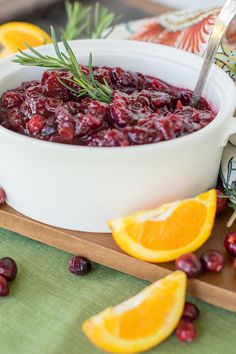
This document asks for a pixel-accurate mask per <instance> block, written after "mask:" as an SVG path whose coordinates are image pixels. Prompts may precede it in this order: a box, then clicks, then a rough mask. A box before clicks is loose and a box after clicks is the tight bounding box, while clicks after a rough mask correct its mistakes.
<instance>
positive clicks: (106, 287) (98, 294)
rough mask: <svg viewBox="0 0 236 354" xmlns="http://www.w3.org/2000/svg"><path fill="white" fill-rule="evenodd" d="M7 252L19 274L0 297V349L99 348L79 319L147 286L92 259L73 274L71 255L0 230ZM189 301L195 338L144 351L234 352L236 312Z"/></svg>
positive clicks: (43, 352) (6, 353)
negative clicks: (88, 267)
mask: <svg viewBox="0 0 236 354" xmlns="http://www.w3.org/2000/svg"><path fill="white" fill-rule="evenodd" d="M94 252H96V249H94ZM5 256H9V257H12V258H14V259H15V260H16V262H17V264H18V268H19V273H18V277H17V279H16V280H15V281H14V282H13V283H12V284H11V294H10V296H9V297H7V298H0V353H1V354H87V353H89V354H90V353H91V354H96V353H101V352H100V351H99V350H98V349H96V348H94V347H93V346H92V345H91V344H90V342H89V341H88V340H87V338H86V337H85V336H84V334H83V333H82V331H81V324H82V323H83V321H84V320H85V319H87V318H88V317H90V316H92V315H94V314H96V313H98V312H100V311H101V310H103V309H104V308H106V307H108V306H113V305H116V304H118V303H119V302H121V301H123V300H125V299H127V298H129V297H130V296H132V295H134V294H136V293H137V292H139V291H140V290H141V289H143V287H145V286H146V285H147V282H144V281H141V280H138V279H136V278H133V277H130V276H128V275H125V274H122V273H119V272H116V271H113V270H111V269H108V268H105V267H103V266H100V265H96V264H95V265H94V270H93V272H92V273H90V274H89V275H88V276H86V277H76V276H74V275H72V274H70V273H69V272H68V271H67V262H68V260H69V258H70V256H71V255H70V254H68V253H65V252H62V251H58V250H56V249H53V248H51V247H48V246H46V245H42V244H40V243H38V242H35V241H32V240H29V239H27V238H25V237H23V236H20V235H17V234H14V233H12V232H9V231H6V230H3V229H0V258H2V257H5ZM235 281H236V276H235ZM192 300H193V301H194V302H195V303H197V305H198V306H199V307H200V310H201V316H200V318H199V320H198V321H197V329H198V333H199V336H198V339H197V340H196V342H194V343H193V344H191V345H188V344H182V343H180V342H178V340H177V339H176V338H175V336H172V337H171V338H169V339H168V340H167V341H165V342H164V343H163V344H161V345H160V346H159V347H157V348H154V349H153V350H152V351H150V352H148V353H160V354H172V353H174V354H180V353H181V354H199V353H201V354H234V353H236V335H235V333H236V332H235V331H236V315H235V314H233V313H230V312H227V311H224V310H222V309H220V308H216V307H213V306H210V305H207V304H206V303H203V302H201V301H198V300H196V299H192Z"/></svg>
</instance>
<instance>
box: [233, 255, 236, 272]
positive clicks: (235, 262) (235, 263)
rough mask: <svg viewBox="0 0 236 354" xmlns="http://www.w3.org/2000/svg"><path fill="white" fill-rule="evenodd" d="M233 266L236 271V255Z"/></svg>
mask: <svg viewBox="0 0 236 354" xmlns="http://www.w3.org/2000/svg"><path fill="white" fill-rule="evenodd" d="M233 268H234V270H235V271H236V257H235V258H234V260H233Z"/></svg>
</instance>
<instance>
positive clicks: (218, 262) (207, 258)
mask: <svg viewBox="0 0 236 354" xmlns="http://www.w3.org/2000/svg"><path fill="white" fill-rule="evenodd" d="M201 262H202V266H203V269H204V270H206V271H207V272H210V273H220V272H221V271H222V269H223V268H224V265H225V259H224V256H223V255H222V254H221V253H220V252H218V251H216V250H208V251H206V252H204V253H203V254H202V256H201Z"/></svg>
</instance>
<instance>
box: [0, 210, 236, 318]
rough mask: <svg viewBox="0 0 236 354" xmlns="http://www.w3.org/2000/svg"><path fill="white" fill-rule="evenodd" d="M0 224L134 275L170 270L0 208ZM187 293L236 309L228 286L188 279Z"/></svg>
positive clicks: (156, 275)
mask: <svg viewBox="0 0 236 354" xmlns="http://www.w3.org/2000/svg"><path fill="white" fill-rule="evenodd" d="M0 227H2V228H4V229H7V230H10V231H13V232H17V233H19V234H21V235H23V236H26V237H28V238H30V239H32V240H35V241H39V242H41V243H44V244H46V245H48V246H52V247H55V248H57V249H60V250H63V251H66V252H69V253H72V254H80V255H83V256H85V257H87V258H89V259H90V260H92V261H94V262H96V263H99V264H102V265H104V266H107V267H109V268H112V269H115V270H118V271H120V272H123V273H127V274H129V275H131V276H134V277H136V278H139V279H142V280H147V281H150V282H154V281H156V280H158V279H160V278H162V277H164V276H166V275H168V274H170V273H171V271H170V270H168V269H166V268H163V267H161V266H159V265H156V264H150V263H147V262H144V261H141V260H138V259H136V258H133V257H131V256H128V255H126V254H125V253H121V252H117V251H115V250H112V249H110V250H109V252H107V248H106V247H104V246H101V245H98V244H96V249H95V248H94V243H93V247H91V244H92V243H91V242H90V241H87V240H84V239H81V238H79V237H78V236H75V235H72V234H70V232H69V231H68V232H67V231H65V230H61V229H57V228H53V227H51V226H48V225H45V224H41V223H38V222H36V221H33V220H31V219H25V218H24V217H23V216H21V215H18V214H13V213H10V212H8V211H5V210H0ZM187 291H188V294H189V295H192V296H196V297H198V298H199V299H201V300H204V301H206V302H207V303H209V304H212V305H216V306H219V307H222V308H224V309H226V310H229V311H232V312H236V294H235V293H234V292H232V291H230V290H227V289H224V288H220V287H217V286H215V285H212V284H209V283H206V282H203V281H201V280H197V279H192V280H189V281H188V289H187Z"/></svg>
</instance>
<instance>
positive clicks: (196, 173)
mask: <svg viewBox="0 0 236 354" xmlns="http://www.w3.org/2000/svg"><path fill="white" fill-rule="evenodd" d="M71 45H72V48H73V50H74V51H75V52H76V53H77V54H78V57H79V60H80V63H83V64H86V63H87V61H88V54H89V52H92V53H93V58H94V64H95V65H107V66H121V67H123V68H125V69H129V70H133V71H140V72H142V73H144V74H149V75H152V76H156V77H159V78H161V79H163V80H165V81H167V82H168V83H170V84H174V85H176V86H178V87H183V88H189V89H193V88H194V85H195V83H196V80H197V76H198V73H199V69H200V66H201V64H202V59H201V58H199V57H197V56H195V55H193V54H189V53H187V52H184V51H181V50H178V49H174V48H170V47H165V46H161V45H156V44H149V43H143V42H132V41H114V40H112V41H109V40H83V41H74V42H71ZM40 51H41V52H42V53H48V54H49V53H50V54H52V53H53V50H52V46H51V45H49V46H45V47H42V48H41V49H40ZM42 71H43V70H42V69H41V68H32V67H21V66H20V65H18V64H14V63H12V62H11V59H5V60H3V61H1V62H0V94H2V93H3V92H4V91H6V90H7V89H10V88H14V87H16V86H17V85H19V84H20V83H21V82H22V81H26V80H33V79H37V78H39V77H40V75H41V73H42ZM204 96H205V97H206V99H207V100H208V101H209V102H210V103H211V104H212V105H213V107H214V109H215V110H216V111H217V112H218V115H217V117H216V119H215V120H214V121H213V122H212V123H211V124H210V125H208V126H207V127H205V128H204V129H202V130H200V131H198V132H196V133H194V134H190V135H187V136H185V137H181V138H179V139H175V140H171V141H167V142H162V143H158V144H152V145H143V146H133V147H127V148H120V147H119V148H92V147H81V146H71V145H64V144H56V143H50V142H44V141H39V140H36V139H33V138H29V137H25V136H22V135H20V134H17V133H14V132H11V131H9V130H7V129H5V128H3V127H0V151H1V153H0V167H1V169H0V171H1V172H0V185H1V186H2V187H3V188H4V189H5V190H6V193H7V203H8V204H9V205H10V206H12V207H13V208H15V209H16V210H18V211H19V212H21V213H23V214H25V215H27V216H29V217H31V218H33V219H35V220H39V221H41V222H44V223H47V224H51V225H56V226H59V227H63V228H68V229H74V230H81V231H91V232H106V231H108V228H107V225H106V221H107V220H108V219H110V218H113V217H118V216H121V215H125V214H127V213H130V212H133V211H135V210H138V209H142V208H149V207H154V206H158V205H160V203H162V202H168V201H174V200H176V199H178V198H186V197H190V196H195V195H197V194H198V193H200V192H203V191H205V190H207V189H209V188H211V187H214V186H215V184H216V180H217V175H218V170H219V166H220V160H221V156H222V151H223V147H224V145H225V144H226V142H227V140H228V137H229V136H230V135H231V134H232V133H235V132H236V120H234V119H233V118H232V117H233V112H234V110H235V106H236V88H235V86H234V84H233V82H232V80H231V79H230V78H229V77H228V76H227V75H226V74H225V73H224V72H223V71H222V70H220V69H218V68H217V67H214V68H213V70H212V72H211V76H210V79H209V80H208V84H207V87H206V89H205V92H204Z"/></svg>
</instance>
